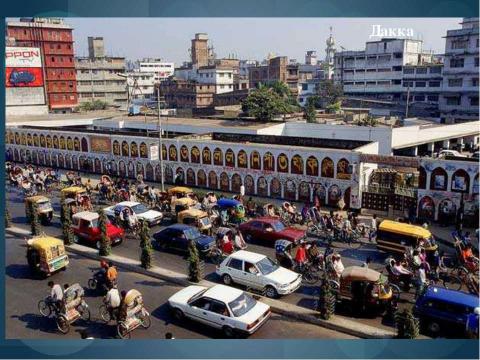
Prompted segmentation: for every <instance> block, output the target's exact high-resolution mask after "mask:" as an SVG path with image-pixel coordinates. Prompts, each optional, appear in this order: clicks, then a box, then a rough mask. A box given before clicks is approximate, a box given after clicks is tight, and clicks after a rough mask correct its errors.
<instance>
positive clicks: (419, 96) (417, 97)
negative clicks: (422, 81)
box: [415, 95, 425, 101]
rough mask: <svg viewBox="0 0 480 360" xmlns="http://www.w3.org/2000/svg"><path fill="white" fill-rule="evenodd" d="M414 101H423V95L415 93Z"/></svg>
mask: <svg viewBox="0 0 480 360" xmlns="http://www.w3.org/2000/svg"><path fill="white" fill-rule="evenodd" d="M415 101H425V95H415Z"/></svg>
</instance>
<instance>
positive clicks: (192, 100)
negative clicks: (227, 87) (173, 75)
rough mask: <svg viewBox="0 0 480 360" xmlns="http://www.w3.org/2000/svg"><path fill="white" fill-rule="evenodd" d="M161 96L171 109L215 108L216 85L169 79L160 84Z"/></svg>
mask: <svg viewBox="0 0 480 360" xmlns="http://www.w3.org/2000/svg"><path fill="white" fill-rule="evenodd" d="M156 86H160V96H161V97H163V98H164V99H165V103H166V104H167V106H168V107H169V108H177V109H197V108H209V107H212V106H213V96H214V94H215V91H216V85H215V84H214V83H211V84H200V83H198V82H196V81H192V80H183V79H167V80H165V81H162V82H161V83H160V84H158V85H156Z"/></svg>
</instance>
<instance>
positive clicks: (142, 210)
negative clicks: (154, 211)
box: [132, 204, 148, 214]
mask: <svg viewBox="0 0 480 360" xmlns="http://www.w3.org/2000/svg"><path fill="white" fill-rule="evenodd" d="M132 210H133V212H134V213H135V214H143V213H145V212H147V211H148V208H147V207H146V206H145V205H143V204H137V205H134V206H132Z"/></svg>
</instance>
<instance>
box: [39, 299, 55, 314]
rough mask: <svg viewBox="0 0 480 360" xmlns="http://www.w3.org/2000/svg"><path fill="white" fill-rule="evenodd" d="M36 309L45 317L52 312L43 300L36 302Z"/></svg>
mask: <svg viewBox="0 0 480 360" xmlns="http://www.w3.org/2000/svg"><path fill="white" fill-rule="evenodd" d="M38 311H39V312H40V314H42V315H43V316H45V317H49V316H50V315H51V314H52V308H51V307H50V305H48V304H47V302H46V301H45V300H40V301H39V302H38Z"/></svg>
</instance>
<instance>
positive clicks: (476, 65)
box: [475, 46, 478, 67]
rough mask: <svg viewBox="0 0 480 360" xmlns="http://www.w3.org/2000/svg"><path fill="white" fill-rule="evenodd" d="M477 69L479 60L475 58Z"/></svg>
mask: <svg viewBox="0 0 480 360" xmlns="http://www.w3.org/2000/svg"><path fill="white" fill-rule="evenodd" d="M477 47H478V46H477ZM475 67H478V58H475Z"/></svg>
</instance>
